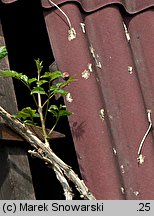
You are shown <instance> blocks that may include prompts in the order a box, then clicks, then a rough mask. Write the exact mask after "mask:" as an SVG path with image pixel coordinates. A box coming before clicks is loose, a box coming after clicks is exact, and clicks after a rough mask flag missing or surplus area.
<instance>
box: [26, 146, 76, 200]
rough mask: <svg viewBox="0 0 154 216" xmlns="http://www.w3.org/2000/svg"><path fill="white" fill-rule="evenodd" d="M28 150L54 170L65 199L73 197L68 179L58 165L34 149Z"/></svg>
mask: <svg viewBox="0 0 154 216" xmlns="http://www.w3.org/2000/svg"><path fill="white" fill-rule="evenodd" d="M28 152H29V153H30V154H31V155H32V156H34V157H37V158H39V159H41V160H44V161H45V162H46V163H47V164H48V165H49V167H51V168H52V169H53V170H54V172H55V174H56V177H57V179H58V181H59V182H60V184H61V186H62V187H63V191H64V196H65V198H66V200H72V199H73V193H72V189H71V187H70V186H69V184H68V181H67V180H66V178H65V177H64V174H63V172H62V170H61V169H60V167H59V166H58V165H57V164H53V163H52V161H51V160H49V159H48V158H46V157H44V156H43V155H41V154H39V153H38V152H36V151H31V150H29V151H28Z"/></svg>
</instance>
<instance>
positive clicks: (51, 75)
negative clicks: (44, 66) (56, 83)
mask: <svg viewBox="0 0 154 216" xmlns="http://www.w3.org/2000/svg"><path fill="white" fill-rule="evenodd" d="M60 77H63V73H62V72H60V71H54V72H45V74H44V75H43V76H41V78H48V79H50V81H53V80H55V79H58V78H60Z"/></svg>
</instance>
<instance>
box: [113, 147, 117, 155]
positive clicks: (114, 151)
mask: <svg viewBox="0 0 154 216" xmlns="http://www.w3.org/2000/svg"><path fill="white" fill-rule="evenodd" d="M113 153H114V155H117V150H116V149H115V148H114V147H113Z"/></svg>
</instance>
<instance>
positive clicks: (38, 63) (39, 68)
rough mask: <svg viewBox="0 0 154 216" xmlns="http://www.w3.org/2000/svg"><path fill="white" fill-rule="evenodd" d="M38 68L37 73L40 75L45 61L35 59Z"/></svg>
mask: <svg viewBox="0 0 154 216" xmlns="http://www.w3.org/2000/svg"><path fill="white" fill-rule="evenodd" d="M35 63H36V67H37V72H38V73H39V74H40V73H41V71H42V69H43V65H42V63H43V61H40V59H35Z"/></svg>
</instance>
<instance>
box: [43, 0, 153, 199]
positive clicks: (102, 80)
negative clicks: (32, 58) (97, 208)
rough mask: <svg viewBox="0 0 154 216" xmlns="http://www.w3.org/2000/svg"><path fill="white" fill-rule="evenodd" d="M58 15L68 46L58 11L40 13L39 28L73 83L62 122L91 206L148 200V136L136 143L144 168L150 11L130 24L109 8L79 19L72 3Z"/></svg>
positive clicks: (150, 52) (131, 19)
mask: <svg viewBox="0 0 154 216" xmlns="http://www.w3.org/2000/svg"><path fill="white" fill-rule="evenodd" d="M93 2H94V1H93ZM133 2H134V1H133ZM136 2H137V1H136ZM61 9H62V10H63V11H64V12H65V13H66V14H67V15H68V17H69V18H70V20H71V23H72V26H73V27H74V28H75V30H76V33H77V36H76V38H75V39H74V40H72V41H68V38H67V31H68V25H67V21H66V19H65V17H64V15H63V14H62V13H61V12H60V11H58V10H57V9H56V10H54V9H51V10H48V11H47V12H45V20H46V24H47V29H48V33H49V36H50V40H51V45H52V49H53V51H54V54H55V59H56V61H57V63H58V66H59V68H60V70H62V71H67V72H69V73H70V74H73V75H75V76H76V77H77V81H76V82H75V83H74V84H72V85H71V86H70V89H69V90H70V92H71V94H72V96H73V102H72V103H70V104H68V107H69V109H70V110H71V111H72V112H73V113H74V114H73V115H72V117H71V118H70V119H69V121H70V126H71V129H72V134H73V138H74V143H75V147H76V152H77V155H78V161H79V165H80V170H81V174H82V176H83V179H84V180H85V182H86V184H87V185H88V186H89V188H90V189H91V191H92V192H94V194H95V196H96V198H97V199H153V198H154V192H153V190H151V188H152V187H154V170H153V167H154V143H153V136H152V133H149V135H148V136H147V138H146V140H145V143H144V148H143V154H144V155H145V156H146V157H145V162H144V163H143V165H140V166H138V163H137V157H138V155H137V152H138V148H139V144H140V142H141V140H142V138H143V135H144V134H145V132H146V130H147V128H148V125H149V123H148V118H147V109H150V110H152V113H153V112H154V110H153V106H152V101H153V98H154V94H153V87H152V86H153V85H152V80H154V77H153V70H152V68H153V55H154V51H153V50H154V49H153V45H152V41H153V31H154V24H153V23H154V21H153V18H154V14H153V11H152V10H150V9H148V10H145V11H142V13H137V14H135V15H131V16H130V15H128V14H127V13H124V12H121V11H120V10H119V8H118V5H110V6H108V7H104V8H101V9H100V10H97V11H95V12H93V13H82V11H81V8H79V7H78V5H76V4H73V3H68V4H63V5H62V6H61ZM124 22H125V23H124ZM81 23H84V24H85V30H86V33H84V32H83V31H82V28H81ZM126 25H127V27H126ZM126 36H127V37H126ZM128 37H130V41H129V38H128ZM92 49H93V54H92V53H91V51H92ZM89 65H90V67H91V66H92V72H89V71H88V67H89ZM89 69H90V68H89ZM85 70H87V71H88V72H87V75H88V76H89V77H87V79H85V78H83V76H84V75H86V74H85ZM100 111H102V115H101V114H100Z"/></svg>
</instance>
